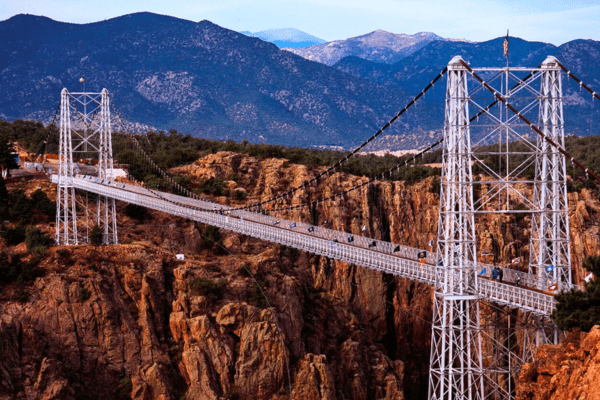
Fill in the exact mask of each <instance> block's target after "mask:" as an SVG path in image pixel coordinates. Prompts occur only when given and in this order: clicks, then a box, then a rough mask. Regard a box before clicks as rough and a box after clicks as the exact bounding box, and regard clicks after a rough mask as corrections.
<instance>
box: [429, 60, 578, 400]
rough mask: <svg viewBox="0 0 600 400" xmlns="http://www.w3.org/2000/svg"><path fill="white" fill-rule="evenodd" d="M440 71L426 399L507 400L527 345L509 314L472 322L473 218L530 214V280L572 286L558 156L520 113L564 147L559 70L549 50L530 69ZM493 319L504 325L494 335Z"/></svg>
mask: <svg viewBox="0 0 600 400" xmlns="http://www.w3.org/2000/svg"><path fill="white" fill-rule="evenodd" d="M478 74H481V77H479V76H478ZM525 75H526V76H525ZM474 77H475V78H477V79H474ZM447 79H448V81H447V90H446V114H445V123H444V142H445V147H444V154H443V161H442V181H441V194H440V219H439V225H438V244H437V251H438V253H437V254H438V260H437V266H436V283H435V296H434V316H433V329H432V343H431V359H430V362H431V373H430V388H429V399H431V400H434V399H435V400H437V399H439V400H441V399H447V400H449V399H461V400H462V399H469V400H470V399H508V398H512V397H513V396H514V393H513V392H514V386H515V385H514V380H515V379H516V373H517V372H518V371H519V370H520V367H521V366H522V364H523V363H524V362H526V361H527V360H528V359H529V357H530V356H531V352H530V351H529V348H530V346H529V345H527V344H521V345H520V347H519V346H517V347H515V346H516V343H518V342H519V341H518V340H515V338H516V337H517V336H518V334H517V333H515V332H517V331H518V329H517V330H515V327H516V326H517V325H518V324H517V323H516V321H515V320H514V318H504V319H496V321H495V322H494V323H493V324H491V326H492V329H491V331H490V330H489V328H490V326H489V324H485V325H482V323H481V318H483V316H486V315H488V314H487V313H484V314H480V308H481V307H484V306H485V305H486V303H481V302H480V298H479V297H478V296H476V295H475V296H474V295H472V294H473V293H478V292H479V288H478V286H479V283H478V274H479V270H480V269H482V268H481V267H478V265H479V264H478V263H477V251H476V244H475V243H476V238H475V216H476V215H477V214H488V213H496V214H518V213H530V214H531V215H532V219H531V231H532V235H531V245H530V252H531V255H530V274H532V275H535V276H537V282H535V286H536V287H537V288H538V289H540V290H546V289H547V288H553V289H558V290H562V289H568V288H571V287H572V283H571V262H570V247H569V246H570V244H569V222H568V209H567V206H568V203H567V191H566V184H567V175H566V164H565V156H564V155H563V154H561V153H560V152H559V151H558V149H557V148H556V147H554V146H551V145H550V144H549V143H548V142H547V141H546V140H545V139H543V138H542V137H539V138H538V136H537V134H536V133H535V132H532V130H531V127H530V126H529V125H527V124H526V123H524V120H523V118H522V117H524V116H525V117H527V116H528V117H527V119H529V120H534V121H535V120H537V121H538V125H539V127H540V129H541V130H542V131H543V133H544V134H545V135H546V136H547V137H548V138H550V139H551V140H553V141H554V142H555V143H558V144H559V145H560V146H562V147H563V148H564V127H563V113H562V87H561V72H560V67H559V65H558V63H557V62H556V60H555V59H554V58H553V57H548V58H547V59H546V60H545V61H544V63H543V64H542V66H541V67H540V68H534V69H524V68H508V67H506V68H497V69H495V68H486V69H471V68H470V67H468V65H467V64H466V63H464V61H463V60H462V59H461V58H460V57H455V58H454V59H452V61H451V62H450V64H449V65H448V77H447ZM500 96H501V97H502V98H504V99H505V102H499V101H498V100H499V99H500ZM509 104H510V105H511V106H512V109H511V108H509ZM514 110H517V111H516V112H515V111H514ZM470 112H472V114H474V115H476V116H477V118H476V120H475V121H474V122H473V123H470V122H469V114H470ZM536 113H537V118H534V117H532V115H534V114H536ZM534 135H535V136H534ZM475 178H476V179H475ZM528 190H529V192H528ZM531 193H533V196H531V195H530V194H531ZM482 283H483V282H482ZM482 305H483V306H482ZM484 308H485V307H484ZM503 324H509V327H510V325H511V324H512V328H510V329H509V330H508V331H507V332H506V333H505V335H504V336H500V335H499V334H498V332H499V331H500V330H502V329H504V328H501V326H502V325H503ZM539 326H542V328H540V327H539ZM550 330H551V331H552V330H553V329H550ZM529 331H531V329H529ZM536 331H537V332H538V333H537V337H538V340H537V342H539V338H540V337H546V336H548V335H546V334H545V332H546V331H548V329H547V328H543V324H542V322H540V323H538V328H536ZM554 331H555V329H554ZM523 332H525V333H522V334H521V336H520V337H521V338H522V339H523V340H526V339H527V337H528V334H527V332H528V331H527V329H526V330H525V331H523ZM541 332H544V334H543V335H542V334H541ZM515 335H517V336H515ZM550 337H553V338H554V340H556V339H557V335H556V334H550ZM529 343H531V340H530V341H529Z"/></svg>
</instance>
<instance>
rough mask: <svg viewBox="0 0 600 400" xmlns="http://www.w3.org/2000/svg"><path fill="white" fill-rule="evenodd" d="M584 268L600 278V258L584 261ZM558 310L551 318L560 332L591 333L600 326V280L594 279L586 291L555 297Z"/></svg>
mask: <svg viewBox="0 0 600 400" xmlns="http://www.w3.org/2000/svg"><path fill="white" fill-rule="evenodd" d="M583 267H584V268H585V269H586V270H587V271H589V272H591V273H593V274H594V277H598V276H600V256H590V257H587V258H586V259H585V260H584V261H583ZM555 299H556V302H557V304H556V310H554V312H552V315H551V316H550V317H551V318H552V320H553V321H554V323H556V326H558V328H559V329H560V330H563V331H568V330H571V329H573V328H579V329H581V330H582V331H583V332H589V331H590V330H591V329H592V327H593V326H594V325H599V324H600V279H594V280H592V281H591V282H589V283H587V284H586V285H585V290H584V291H580V290H576V289H573V290H571V291H569V292H565V293H560V294H558V295H556V296H555Z"/></svg>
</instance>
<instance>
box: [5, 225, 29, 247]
mask: <svg viewBox="0 0 600 400" xmlns="http://www.w3.org/2000/svg"><path fill="white" fill-rule="evenodd" d="M2 239H4V240H6V244H8V245H10V246H14V245H16V244H19V243H21V242H23V240H25V227H24V226H22V225H17V226H15V227H14V228H5V229H3V230H2Z"/></svg>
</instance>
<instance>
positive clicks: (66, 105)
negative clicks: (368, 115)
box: [51, 57, 600, 400]
mask: <svg viewBox="0 0 600 400" xmlns="http://www.w3.org/2000/svg"><path fill="white" fill-rule="evenodd" d="M443 76H446V84H445V89H446V96H445V119H444V120H445V122H444V127H443V135H442V137H441V138H440V139H438V140H437V141H436V142H435V143H433V144H432V145H431V146H429V147H428V148H426V149H424V150H423V151H421V153H419V154H418V155H415V156H414V158H413V160H415V159H417V158H418V157H419V156H420V155H421V154H423V153H425V152H427V151H431V150H432V149H434V148H436V147H437V146H438V145H443V156H442V178H441V185H440V186H441V190H440V211H439V223H438V234H437V240H436V243H435V246H436V250H437V251H436V252H425V251H424V250H423V249H418V248H413V247H408V246H403V245H400V244H397V243H390V242H386V241H383V240H377V239H374V238H369V237H366V236H361V235H357V234H352V233H348V232H345V231H339V230H334V229H328V228H326V227H324V226H319V225H312V224H309V223H306V222H303V221H301V220H299V218H298V217H294V211H298V210H299V211H302V210H305V209H311V210H312V209H314V208H317V207H319V204H323V203H324V202H327V201H331V200H335V199H340V200H342V199H344V198H345V197H347V196H348V195H349V194H350V192H352V191H357V190H363V189H364V188H366V187H368V185H370V184H373V182H374V181H376V180H377V179H378V178H379V176H376V177H372V178H369V179H364V180H363V181H362V182H361V183H360V184H358V185H356V186H354V187H352V188H350V189H347V190H343V191H340V192H338V193H334V194H332V195H330V196H327V197H324V196H323V197H321V198H318V199H313V200H309V201H307V202H302V201H301V200H300V199H301V198H302V196H301V195H302V194H303V193H305V192H306V189H307V188H309V187H315V188H316V189H317V192H319V184H320V183H321V182H323V181H324V180H325V178H326V176H329V175H330V174H332V173H335V172H336V171H340V170H341V169H342V167H343V165H344V163H347V162H348V160H349V159H350V158H351V157H359V156H360V152H361V151H362V150H364V148H365V147H366V146H367V145H368V144H369V143H371V142H372V141H373V140H375V139H376V138H377V137H378V136H379V135H380V134H381V133H383V132H384V131H385V130H386V129H387V128H388V127H389V126H390V125H391V124H393V123H394V122H395V121H396V120H398V119H400V118H401V117H402V115H404V114H405V113H406V112H407V111H408V110H409V109H410V108H411V107H412V106H413V105H414V104H416V103H417V102H418V101H419V100H420V99H421V98H422V97H423V96H425V95H426V93H427V92H428V91H429V90H430V89H431V88H432V87H433V86H434V85H435V84H436V83H438V82H439V81H440V80H441V78H442V77H443ZM565 76H566V77H567V78H568V79H573V80H574V81H575V82H576V83H577V84H578V85H579V86H580V88H582V89H583V88H585V90H587V91H588V92H589V93H591V95H592V101H593V100H594V99H597V100H600V97H599V96H598V94H596V93H595V92H594V91H592V90H591V89H590V88H589V86H587V85H585V84H584V83H583V82H582V81H581V80H579V79H578V78H577V77H575V76H573V74H572V73H571V72H570V71H569V70H568V69H567V68H566V67H565V66H563V65H562V64H561V63H560V62H559V61H558V60H556V59H555V58H554V57H548V58H547V59H546V60H545V61H544V62H543V63H542V64H541V65H540V66H538V67H536V68H523V67H510V68H509V67H508V66H507V67H502V68H472V67H471V66H470V65H469V64H468V63H466V62H465V61H464V60H463V59H462V58H460V57H455V58H453V59H452V60H451V61H450V63H449V64H448V66H447V67H446V68H444V70H442V71H441V72H440V73H439V74H438V75H437V76H436V77H435V78H434V79H433V80H432V81H431V82H430V83H429V84H428V85H427V86H426V87H425V88H424V89H423V90H422V91H421V92H420V93H419V94H418V95H417V96H415V97H414V98H413V99H412V100H411V101H409V102H408V103H407V105H406V106H405V107H404V108H403V109H402V110H401V111H400V112H398V114H396V115H395V116H394V117H393V118H392V119H391V120H390V121H389V122H388V123H387V124H386V125H384V126H383V127H382V128H381V129H380V130H379V131H377V132H376V133H375V134H374V135H373V136H372V137H370V138H369V139H368V140H366V141H365V142H364V143H363V144H361V145H360V146H358V147H357V148H355V149H354V150H352V151H350V152H349V153H348V154H347V155H345V156H344V157H342V159H340V160H339V161H338V162H337V163H335V164H334V165H332V166H330V167H328V168H326V169H325V170H324V171H322V172H321V173H319V174H317V175H316V176H314V177H313V178H311V179H308V180H306V181H304V182H303V183H302V184H301V185H299V186H297V187H293V188H291V189H289V190H288V191H286V192H285V193H279V194H277V195H275V196H271V197H270V198H268V199H264V200H262V199H261V201H259V202H256V203H253V204H248V205H244V206H242V207H228V206H225V205H222V204H219V203H215V202H211V201H209V200H208V199H204V198H200V197H199V196H197V195H196V194H194V193H192V192H190V191H189V190H187V189H186V188H184V187H182V186H181V185H179V184H177V183H176V182H175V181H174V180H173V179H172V178H171V177H170V176H169V175H168V174H167V173H166V172H165V171H163V170H161V169H160V168H159V167H158V166H157V165H156V163H154V161H152V160H151V159H150V157H149V156H148V155H147V154H146V152H144V150H143V148H142V146H141V145H140V143H139V142H138V136H137V135H135V134H134V133H133V130H132V129H130V127H129V126H128V124H127V123H126V122H125V121H124V120H123V119H122V118H121V117H120V115H119V113H118V112H117V110H116V107H115V106H114V104H113V103H112V101H111V99H110V96H109V93H108V91H107V90H103V91H102V92H101V93H85V92H80V93H70V92H68V91H67V90H66V89H63V91H62V93H61V103H60V106H59V109H58V110H57V115H58V113H60V142H59V143H60V146H59V165H58V171H57V172H56V173H55V174H52V175H51V181H52V182H53V183H55V184H57V187H58V190H57V193H58V194H57V216H56V236H55V240H56V243H57V244H64V245H71V244H80V243H85V242H88V241H89V231H90V227H91V226H99V227H100V228H101V230H102V233H103V241H104V243H106V244H118V235H117V222H116V215H117V211H116V205H115V201H123V202H127V203H131V204H137V205H140V206H143V207H147V208H149V209H153V210H157V211H161V212H165V213H168V214H171V215H176V216H180V217H184V218H187V219H189V220H193V221H198V222H201V223H203V224H210V225H214V226H217V227H219V228H222V229H227V230H230V231H234V232H238V233H240V234H244V235H247V236H250V237H254V238H258V239H261V240H265V241H269V242H274V243H279V244H282V245H286V246H290V247H294V248H297V249H300V250H304V251H307V252H311V253H314V254H318V255H321V256H325V257H328V258H331V259H335V260H340V261H344V262H348V263H352V264H356V265H360V266H363V267H366V268H370V269H374V270H378V271H382V272H384V273H388V274H392V275H395V276H399V277H403V278H407V279H411V280H416V281H420V282H423V283H427V284H431V285H433V287H434V315H433V320H432V326H433V328H432V339H431V360H430V368H431V370H430V385H429V399H431V400H433V399H439V400H441V399H446V400H451V399H510V398H513V397H514V394H515V380H516V379H517V374H518V371H519V369H520V367H521V366H522V365H523V363H525V362H527V361H528V360H530V359H531V357H532V354H533V350H534V349H535V347H536V346H538V345H539V344H541V343H555V342H557V341H558V340H559V338H560V334H559V332H558V331H557V330H556V328H555V327H554V326H553V324H552V323H551V322H550V321H549V319H548V316H549V315H550V314H551V313H552V311H553V310H554V308H555V300H554V296H553V294H554V293H558V292H560V291H563V290H569V289H571V288H577V285H575V284H574V283H573V279H572V274H571V250H570V237H569V219H568V201H567V190H566V187H567V174H566V164H567V162H568V161H570V162H572V163H573V164H574V165H577V166H578V167H580V168H582V169H583V170H584V171H585V174H586V175H588V176H591V178H592V179H595V180H596V181H598V182H600V179H599V178H598V177H597V176H596V175H595V174H594V173H593V172H592V171H589V170H588V169H587V168H585V166H583V165H582V164H581V163H580V162H579V161H577V160H575V159H574V158H573V157H572V156H571V155H570V154H569V153H568V152H567V151H566V150H565V147H564V120H563V111H562V108H563V100H562V91H563V88H562V86H563V78H564V77H565ZM81 106H85V107H84V111H83V112H82V111H81V110H80V108H81ZM111 106H112V108H113V111H114V112H113V113H112V114H111V112H110V110H111ZM532 121H535V123H533V122H532ZM114 126H119V127H120V128H121V131H123V132H127V135H128V136H127V137H128V140H129V143H130V145H131V148H132V149H134V150H135V152H136V153H137V154H138V156H139V157H140V158H141V159H143V160H144V162H145V163H146V164H147V165H148V166H149V167H150V168H153V169H154V170H155V171H156V173H157V175H159V176H161V177H162V178H164V179H166V180H167V181H169V182H170V184H171V187H172V191H173V192H174V193H167V192H163V191H159V190H157V189H156V188H150V187H145V186H144V185H142V184H141V183H139V182H138V183H135V184H134V183H132V182H131V181H130V180H127V181H124V180H121V179H117V178H116V176H115V172H114V170H115V168H114V160H113V148H112V137H111V135H112V130H113V127H114ZM78 152H79V153H82V154H83V153H85V154H90V153H93V154H95V156H96V157H97V159H98V164H97V168H95V170H96V173H93V174H89V173H88V174H84V173H81V172H80V169H79V168H78V165H77V163H76V162H75V161H74V160H76V158H75V157H74V154H77V153H78ZM406 164H408V163H406ZM403 167H408V165H398V166H396V167H395V168H392V169H390V170H389V171H385V172H384V173H383V174H382V176H381V177H383V176H385V175H386V174H389V175H390V176H391V175H392V174H393V172H394V170H397V169H399V168H403ZM474 168H478V169H477V171H478V173H477V174H475V173H474V172H473V171H474ZM475 175H476V176H475ZM476 178H477V179H476ZM524 187H530V188H531V190H530V195H528V194H527V191H526V190H524V189H523V188H524ZM88 193H89V194H94V195H95V196H94V197H93V200H92V201H91V202H90V200H89V199H88V197H87V194H88ZM523 213H528V214H530V215H531V240H530V257H529V270H528V271H527V272H524V271H519V270H516V269H510V268H504V279H503V281H502V282H498V281H497V280H493V279H490V278H491V277H490V274H491V272H492V270H493V268H494V266H493V265H486V264H484V263H481V262H478V253H477V246H476V233H475V218H476V216H477V215H481V214H504V215H515V214H523ZM300 214H301V212H300V213H298V215H300ZM424 254H425V255H424ZM490 304H491V305H495V306H494V307H496V309H501V310H503V313H504V314H503V315H504V317H502V318H498V320H497V321H496V322H495V324H488V323H487V322H484V321H482V309H481V308H480V306H481V307H483V308H485V307H488V305H490ZM511 310H519V312H517V313H516V314H515V312H513V311H511ZM486 319H489V318H486ZM523 321H524V322H523ZM519 328H523V329H521V330H519Z"/></svg>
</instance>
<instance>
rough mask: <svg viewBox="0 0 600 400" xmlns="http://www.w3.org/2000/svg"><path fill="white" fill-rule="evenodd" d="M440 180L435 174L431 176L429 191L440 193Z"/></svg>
mask: <svg viewBox="0 0 600 400" xmlns="http://www.w3.org/2000/svg"><path fill="white" fill-rule="evenodd" d="M440 188H441V182H440V178H438V177H437V176H436V177H434V178H433V180H432V181H431V186H430V187H429V192H430V193H435V194H440Z"/></svg>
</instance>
